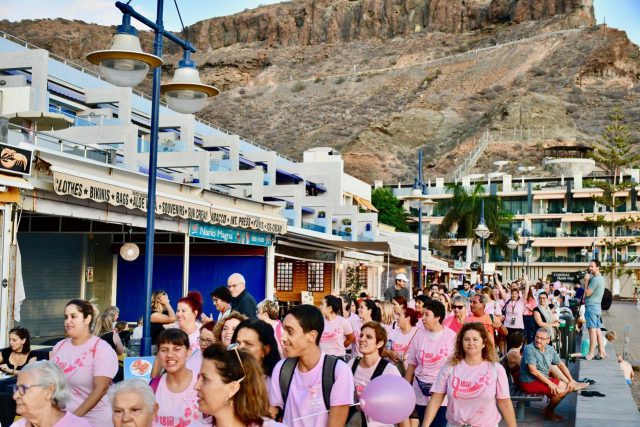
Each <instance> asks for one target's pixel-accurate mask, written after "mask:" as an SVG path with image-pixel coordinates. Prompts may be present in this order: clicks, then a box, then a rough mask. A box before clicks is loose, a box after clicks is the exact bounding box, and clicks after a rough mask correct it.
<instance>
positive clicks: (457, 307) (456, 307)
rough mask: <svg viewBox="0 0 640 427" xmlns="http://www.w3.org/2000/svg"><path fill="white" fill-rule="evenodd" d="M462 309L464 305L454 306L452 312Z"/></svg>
mask: <svg viewBox="0 0 640 427" xmlns="http://www.w3.org/2000/svg"><path fill="white" fill-rule="evenodd" d="M463 308H464V305H454V306H453V309H454V310H462V309H463Z"/></svg>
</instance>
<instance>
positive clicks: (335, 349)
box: [320, 316, 360, 357]
mask: <svg viewBox="0 0 640 427" xmlns="http://www.w3.org/2000/svg"><path fill="white" fill-rule="evenodd" d="M358 332H360V331H358ZM351 333H353V329H351V324H350V323H349V321H348V320H347V319H345V318H344V317H342V316H336V317H335V319H333V320H327V319H324V331H323V332H322V337H321V338H320V350H322V351H323V352H324V353H327V354H330V355H332V356H339V357H342V356H344V355H345V354H347V350H346V349H345V348H344V340H345V337H346V336H347V335H349V334H351Z"/></svg>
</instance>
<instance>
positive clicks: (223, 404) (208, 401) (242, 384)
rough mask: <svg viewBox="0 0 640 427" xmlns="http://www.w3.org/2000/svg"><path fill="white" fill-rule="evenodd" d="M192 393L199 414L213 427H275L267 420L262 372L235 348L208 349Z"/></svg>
mask: <svg viewBox="0 0 640 427" xmlns="http://www.w3.org/2000/svg"><path fill="white" fill-rule="evenodd" d="M202 356H203V360H202V366H201V368H200V377H199V378H198V382H197V383H196V386H195V389H196V391H197V393H198V408H199V410H200V412H202V413H205V414H209V415H211V417H212V418H213V420H212V425H214V426H240V425H242V426H251V427H260V426H265V427H277V426H283V424H280V423H277V422H275V421H273V420H270V419H268V417H269V400H268V397H267V388H266V387H265V384H264V377H263V372H262V369H261V368H260V365H259V363H258V362H257V361H256V359H255V358H254V357H253V356H252V355H251V354H249V353H248V352H247V351H244V350H240V349H239V348H238V346H237V345H236V344H233V345H231V346H228V347H225V346H223V345H221V344H219V343H215V344H213V345H211V346H209V347H208V348H207V349H206V350H205V351H204V353H203V354H202Z"/></svg>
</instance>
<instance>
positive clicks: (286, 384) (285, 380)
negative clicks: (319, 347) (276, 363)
mask: <svg viewBox="0 0 640 427" xmlns="http://www.w3.org/2000/svg"><path fill="white" fill-rule="evenodd" d="M338 359H339V358H338V357H336V356H331V355H328V354H327V355H325V356H324V362H323V363H322V398H323V399H324V407H325V408H326V409H327V410H328V409H330V408H331V388H332V387H333V383H334V381H335V374H336V365H337V364H338ZM296 366H298V358H297V357H289V358H287V359H285V361H284V363H283V364H282V368H280V377H279V378H278V380H279V382H280V392H281V393H282V402H283V404H282V413H283V414H284V411H285V408H286V407H287V397H289V388H291V382H292V381H293V374H294V372H295V370H296Z"/></svg>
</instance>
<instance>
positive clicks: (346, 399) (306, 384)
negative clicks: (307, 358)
mask: <svg viewBox="0 0 640 427" xmlns="http://www.w3.org/2000/svg"><path fill="white" fill-rule="evenodd" d="M324 358H325V354H324V353H322V354H321V356H320V360H319V361H318V364H317V365H316V366H315V367H313V369H311V370H310V371H308V372H300V370H299V369H298V367H297V366H296V368H295V369H294V371H293V378H292V380H291V386H290V387H289V395H288V397H287V406H286V408H285V410H284V417H283V420H282V422H283V424H285V425H287V426H289V427H316V426H326V425H327V422H328V420H329V413H328V412H324V411H326V409H327V408H325V406H324V397H323V396H322V366H323V364H324ZM285 360H286V359H284V360H281V361H280V362H278V364H277V365H276V367H275V368H274V369H273V374H272V376H271V386H270V387H269V402H270V403H271V405H272V406H277V407H279V408H282V407H283V406H284V402H283V400H282V391H281V390H280V370H281V369H282V365H283V364H284V362H285ZM334 378H335V381H334V383H333V387H332V388H331V398H330V406H342V405H352V404H353V395H354V382H353V375H352V374H351V370H350V369H349V367H348V366H347V364H346V363H344V362H342V361H340V360H338V362H337V363H336V369H335V372H334ZM312 414H317V415H316V416H311V417H308V418H304V419H301V420H297V421H294V420H295V419H297V418H300V417H304V416H308V415H312Z"/></svg>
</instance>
